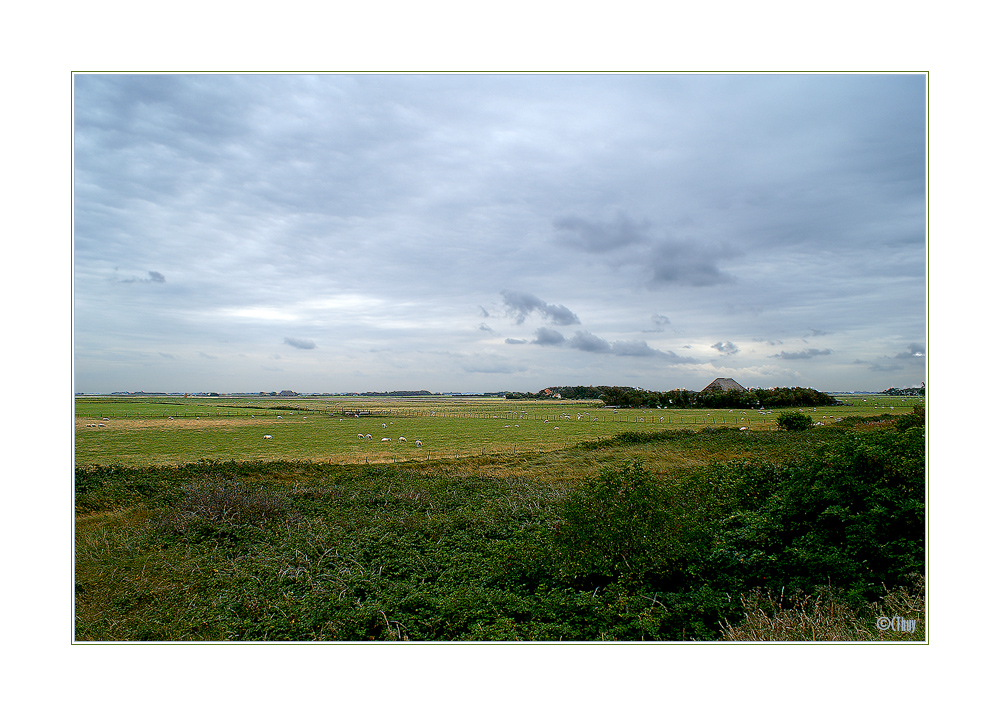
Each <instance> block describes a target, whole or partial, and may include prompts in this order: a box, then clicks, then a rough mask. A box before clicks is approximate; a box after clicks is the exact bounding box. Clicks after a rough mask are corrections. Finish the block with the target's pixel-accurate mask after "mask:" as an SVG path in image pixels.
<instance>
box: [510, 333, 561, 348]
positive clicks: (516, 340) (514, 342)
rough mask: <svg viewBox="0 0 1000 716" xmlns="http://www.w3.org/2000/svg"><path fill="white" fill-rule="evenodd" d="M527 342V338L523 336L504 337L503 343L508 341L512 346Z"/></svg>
mask: <svg viewBox="0 0 1000 716" xmlns="http://www.w3.org/2000/svg"><path fill="white" fill-rule="evenodd" d="M554 332H555V331H553V333H554ZM527 342H528V341H527V340H525V339H524V338H505V339H504V343H508V344H510V345H512V346H520V345H524V344H525V343H527Z"/></svg>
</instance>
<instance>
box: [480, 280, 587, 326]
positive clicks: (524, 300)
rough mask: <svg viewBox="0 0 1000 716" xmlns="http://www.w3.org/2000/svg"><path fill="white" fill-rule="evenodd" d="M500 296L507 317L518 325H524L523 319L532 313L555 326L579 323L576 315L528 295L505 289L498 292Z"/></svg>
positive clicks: (566, 309)
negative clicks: (536, 312) (535, 312)
mask: <svg viewBox="0 0 1000 716" xmlns="http://www.w3.org/2000/svg"><path fill="white" fill-rule="evenodd" d="M500 295H501V296H503V302H504V305H505V306H506V307H507V315H508V316H512V317H513V318H514V320H515V322H516V323H517V324H519V325H520V324H521V323H524V319H525V318H527V317H528V315H529V314H531V313H532V312H534V311H538V313H540V314H541V315H542V316H543V317H545V318H546V319H548V320H549V321H551V322H552V323H554V324H555V325H557V326H570V325H573V324H574V323H579V322H580V319H579V318H577V316H576V314H575V313H573V312H572V311H570V310H569V309H568V308H566V307H565V306H556V305H554V304H551V303H546V302H545V301H543V300H542V299H540V298H538V297H537V296H534V295H532V294H530V293H520V292H518V291H508V290H506V289H505V290H503V291H501V292H500Z"/></svg>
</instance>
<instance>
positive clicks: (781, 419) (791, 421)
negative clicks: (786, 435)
mask: <svg viewBox="0 0 1000 716" xmlns="http://www.w3.org/2000/svg"><path fill="white" fill-rule="evenodd" d="M812 421H813V419H812V418H811V417H810V416H808V415H806V414H805V413H796V412H793V411H791V410H785V411H783V412H781V413H778V427H779V428H781V429H783V430H806V429H808V428H809V427H811V426H812Z"/></svg>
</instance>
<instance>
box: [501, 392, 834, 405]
mask: <svg viewBox="0 0 1000 716" xmlns="http://www.w3.org/2000/svg"><path fill="white" fill-rule="evenodd" d="M557 395H558V396H559V397H560V398H563V399H565V400H602V401H604V404H605V405H613V406H615V407H617V408H706V409H717V408H727V409H736V408H740V409H744V410H746V409H759V410H765V409H771V408H791V407H821V406H826V405H836V403H837V400H836V399H835V398H834V397H833V396H832V395H829V394H827V393H823V392H822V391H819V390H815V389H814V388H800V387H797V386H796V387H794V388H752V389H750V390H748V391H745V392H744V391H738V390H726V391H723V390H721V389H718V388H713V389H712V390H705V391H702V392H697V391H692V390H669V391H663V392H660V391H653V390H644V389H643V388H631V387H626V386H596V387H595V386H563V387H558V388H556V387H553V388H547V389H545V390H542V391H539V392H538V393H513V392H512V393H507V394H506V398H507V399H508V400H515V399H521V400H532V399H534V400H552V399H555V398H556V396H557Z"/></svg>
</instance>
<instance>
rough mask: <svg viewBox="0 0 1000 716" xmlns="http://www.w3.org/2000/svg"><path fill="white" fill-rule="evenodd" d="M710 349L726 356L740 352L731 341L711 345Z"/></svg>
mask: <svg viewBox="0 0 1000 716" xmlns="http://www.w3.org/2000/svg"><path fill="white" fill-rule="evenodd" d="M712 348H714V349H715V350H717V351H719V353H724V354H725V355H727V356H732V355H736V354H737V353H739V352H740V349H739V348H738V347H737V346H736V344H735V343H733V342H732V341H726V342H725V343H723V342H722V341H719V342H718V343H713V344H712Z"/></svg>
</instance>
